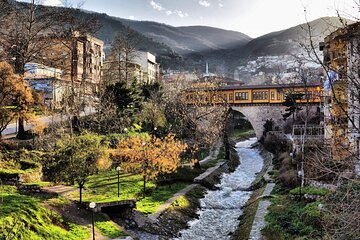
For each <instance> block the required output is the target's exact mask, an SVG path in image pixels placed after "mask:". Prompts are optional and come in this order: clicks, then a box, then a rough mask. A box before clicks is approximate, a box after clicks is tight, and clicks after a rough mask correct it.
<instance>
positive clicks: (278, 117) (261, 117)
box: [231, 105, 317, 139]
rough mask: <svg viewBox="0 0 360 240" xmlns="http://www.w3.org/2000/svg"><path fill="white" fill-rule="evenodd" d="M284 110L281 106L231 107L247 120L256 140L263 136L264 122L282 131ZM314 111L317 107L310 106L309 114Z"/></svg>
mask: <svg viewBox="0 0 360 240" xmlns="http://www.w3.org/2000/svg"><path fill="white" fill-rule="evenodd" d="M286 108H287V107H285V106H282V105H247V106H246V105H244V106H232V107H231V109H232V110H234V111H237V112H240V113H242V114H243V115H244V116H245V117H246V118H247V120H248V121H249V122H250V123H251V125H252V127H253V128H254V130H255V134H256V137H257V138H258V139H260V138H261V136H262V135H263V132H264V124H265V122H266V120H270V119H272V120H273V121H274V124H275V126H278V127H279V128H280V130H282V127H283V125H284V123H285V121H284V120H283V116H282V114H284V113H285V109H286ZM304 108H305V107H303V109H304ZM316 111H317V106H314V105H313V106H310V112H311V113H314V112H316ZM311 113H310V114H311Z"/></svg>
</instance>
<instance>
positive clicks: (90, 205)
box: [89, 202, 96, 240]
mask: <svg viewBox="0 0 360 240" xmlns="http://www.w3.org/2000/svg"><path fill="white" fill-rule="evenodd" d="M89 207H90V209H91V210H92V218H91V220H92V232H93V240H95V223H94V215H95V207H96V203H94V202H91V203H90V204H89Z"/></svg>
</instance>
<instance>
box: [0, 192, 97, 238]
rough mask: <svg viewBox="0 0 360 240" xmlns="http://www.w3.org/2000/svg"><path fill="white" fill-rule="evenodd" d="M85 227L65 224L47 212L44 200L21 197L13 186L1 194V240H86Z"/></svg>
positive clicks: (57, 216)
mask: <svg viewBox="0 0 360 240" xmlns="http://www.w3.org/2000/svg"><path fill="white" fill-rule="evenodd" d="M89 236H90V233H89V231H88V229H87V228H86V227H84V226H78V225H75V224H73V223H70V222H66V221H64V219H62V218H61V216H59V215H58V214H57V213H55V212H53V211H50V210H48V209H46V208H45V207H44V206H43V205H42V204H41V199H38V198H35V197H31V196H26V195H22V194H20V193H18V192H17V190H16V188H15V187H13V186H3V188H2V191H1V192H0V239H31V240H37V239H39V240H40V239H64V240H65V239H74V240H78V239H87V238H89Z"/></svg>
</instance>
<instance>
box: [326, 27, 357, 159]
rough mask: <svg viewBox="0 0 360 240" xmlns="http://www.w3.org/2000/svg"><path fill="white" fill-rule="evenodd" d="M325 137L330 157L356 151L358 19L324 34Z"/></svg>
mask: <svg viewBox="0 0 360 240" xmlns="http://www.w3.org/2000/svg"><path fill="white" fill-rule="evenodd" d="M323 52H324V64H325V65H326V66H327V68H328V71H327V78H326V81H325V86H324V91H325V93H326V95H325V138H326V140H327V141H328V143H329V145H330V146H331V149H332V150H331V152H332V157H333V159H334V160H342V159H345V158H348V157H350V156H354V157H355V159H359V153H360V91H359V90H360V65H359V52H360V23H355V24H351V25H349V26H347V27H345V28H342V29H339V30H337V31H335V32H333V33H331V34H330V35H329V36H327V37H326V38H325V44H324V48H323Z"/></svg>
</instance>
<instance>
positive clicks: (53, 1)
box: [42, 0, 62, 6]
mask: <svg viewBox="0 0 360 240" xmlns="http://www.w3.org/2000/svg"><path fill="white" fill-rule="evenodd" d="M42 4H43V5H47V6H61V5H62V3H61V1H60V0H44V1H43V2H42Z"/></svg>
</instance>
